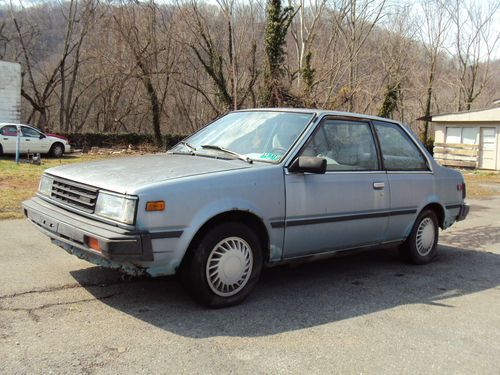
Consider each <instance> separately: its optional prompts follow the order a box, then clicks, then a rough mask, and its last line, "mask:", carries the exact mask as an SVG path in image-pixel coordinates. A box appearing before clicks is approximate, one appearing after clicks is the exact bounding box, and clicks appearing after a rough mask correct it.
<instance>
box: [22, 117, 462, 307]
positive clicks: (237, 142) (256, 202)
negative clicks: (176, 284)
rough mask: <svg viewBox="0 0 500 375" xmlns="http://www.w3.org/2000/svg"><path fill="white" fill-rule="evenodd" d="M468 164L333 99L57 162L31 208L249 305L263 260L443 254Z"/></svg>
mask: <svg viewBox="0 0 500 375" xmlns="http://www.w3.org/2000/svg"><path fill="white" fill-rule="evenodd" d="M464 199H465V184H464V180H463V177H462V175H461V174H460V173H459V172H457V171H454V170H452V169H448V168H444V167H442V166H440V165H438V164H437V163H436V162H435V161H434V160H433V158H432V157H431V155H430V154H429V153H428V152H427V151H426V150H425V148H424V147H423V146H422V145H421V143H420V142H419V141H418V139H417V138H416V137H415V136H414V135H413V134H412V133H411V132H410V131H409V130H408V129H407V128H406V127H405V126H404V125H402V124H400V123H398V122H396V121H392V120H388V119H384V118H379V117H373V116H366V115H360V114H354V113H344V112H332V111H322V110H309V109H303V110H297V109H294V110H288V109H258V110H244V111H235V112H231V113H229V114H227V115H225V116H223V117H220V118H218V119H217V120H215V121H213V122H212V123H210V124H208V125H207V126H205V127H204V128H202V129H200V130H199V131H198V132H196V133H195V134H193V135H191V136H190V137H188V138H186V139H185V140H184V141H182V142H180V143H179V144H177V145H176V146H175V147H173V148H172V149H170V150H169V151H168V152H166V153H163V154H155V155H148V156H136V157H129V158H119V159H112V160H103V161H97V162H91V163H84V164H76V165H75V164H73V165H66V166H61V167H56V168H51V169H48V170H47V171H46V172H45V174H44V175H43V177H42V178H41V181H40V187H39V190H38V193H37V194H36V196H35V197H34V198H32V199H30V200H28V201H25V202H24V203H23V207H24V213H25V215H26V217H27V218H28V219H29V220H30V221H31V222H32V223H34V224H35V225H36V226H37V228H38V229H39V230H41V231H42V232H43V233H45V234H46V235H47V236H48V237H50V238H51V239H52V242H53V243H54V244H56V245H58V246H60V247H62V248H63V249H65V250H66V251H67V252H69V253H71V254H74V255H76V256H78V257H80V258H83V259H86V260H88V261H90V262H93V263H95V264H98V265H102V266H107V267H112V268H117V269H120V270H122V271H125V272H127V273H130V274H147V275H150V276H153V277H154V276H162V275H172V274H176V273H177V274H179V275H180V276H181V280H182V281H183V283H184V285H186V287H187V289H188V290H189V291H190V293H191V294H192V295H193V296H194V297H195V299H196V300H198V301H199V302H201V303H203V304H205V305H208V306H211V307H223V306H229V305H234V304H237V303H239V302H241V301H242V300H243V299H244V298H245V297H247V296H248V294H249V293H250V292H251V290H252V289H253V288H254V287H255V285H256V283H257V281H258V279H259V276H260V273H261V270H262V268H263V267H265V266H271V265H276V264H280V263H283V262H290V261H294V260H304V259H311V258H318V259H319V258H321V257H322V256H326V255H332V254H339V253H341V252H344V251H347V250H353V249H360V250H361V249H366V248H373V247H381V246H388V245H398V246H400V251H401V254H402V256H403V258H404V259H405V260H407V261H410V262H412V263H414V264H425V263H428V262H430V261H431V260H432V259H433V258H434V257H435V255H436V247H437V243H438V234H439V228H441V229H446V228H448V227H450V226H451V225H452V224H453V223H454V222H455V221H457V220H463V219H464V218H465V217H466V216H467V214H468V211H469V208H468V206H467V205H466V204H465V203H464Z"/></svg>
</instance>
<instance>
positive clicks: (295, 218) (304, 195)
mask: <svg viewBox="0 0 500 375" xmlns="http://www.w3.org/2000/svg"><path fill="white" fill-rule="evenodd" d="M285 183H286V207H287V214H286V229H285V257H287V258H292V257H297V256H303V255H308V254H314V253H321V252H325V251H329V250H336V249H344V248H351V247H356V246H363V245H367V244H376V243H380V242H382V241H383V239H384V236H385V231H386V228H387V224H388V218H389V212H388V207H389V196H390V194H389V189H388V183H387V175H386V174H385V173H384V172H380V173H359V174H358V173H343V174H342V173H326V174H325V175H314V174H289V175H286V176H285ZM374 184H384V188H374Z"/></svg>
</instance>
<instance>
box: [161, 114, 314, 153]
mask: <svg viewBox="0 0 500 375" xmlns="http://www.w3.org/2000/svg"><path fill="white" fill-rule="evenodd" d="M312 116H313V115H312V114H311V113H292V112H271V111H268V112H266V111H252V112H233V113H229V114H227V115H226V116H224V117H221V118H220V119H218V120H216V121H214V122H213V123H212V124H210V125H208V126H207V127H205V128H203V129H201V130H200V131H199V132H197V133H196V134H194V135H192V136H191V137H189V138H187V139H186V140H185V142H184V143H179V144H178V145H177V146H175V147H174V148H173V149H171V151H173V152H185V153H192V152H193V151H194V152H195V153H196V154H203V155H213V154H214V153H217V154H218V156H220V154H221V150H217V149H214V148H211V147H203V146H218V147H219V148H223V149H226V150H230V151H233V152H235V153H237V154H241V155H242V156H245V157H247V158H250V159H252V160H256V161H257V160H258V161H267V162H279V161H280V159H281V158H282V156H283V155H285V154H286V153H287V151H288V149H289V148H290V147H291V146H292V144H293V143H294V142H295V140H296V139H297V138H298V137H299V135H300V134H301V133H302V131H303V130H304V128H305V127H306V125H307V124H308V123H309V121H310V120H311V118H312ZM186 143H187V144H186ZM225 157H231V155H230V154H228V153H226V155H225Z"/></svg>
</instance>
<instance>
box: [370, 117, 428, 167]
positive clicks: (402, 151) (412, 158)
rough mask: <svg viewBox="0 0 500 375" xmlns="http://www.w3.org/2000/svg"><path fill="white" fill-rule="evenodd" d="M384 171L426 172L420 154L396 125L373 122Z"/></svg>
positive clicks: (424, 162)
mask: <svg viewBox="0 0 500 375" xmlns="http://www.w3.org/2000/svg"><path fill="white" fill-rule="evenodd" d="M373 125H374V126H375V130H376V132H377V136H378V139H379V141H380V148H381V151H382V159H383V161H384V167H385V169H387V170H389V171H427V170H429V167H428V165H427V161H426V159H425V157H424V155H422V152H421V151H420V150H419V148H418V147H417V146H416V145H415V143H414V142H413V141H412V140H411V139H410V138H409V137H408V134H406V133H405V132H404V130H403V129H401V127H400V126H399V125H397V124H392V123H388V122H382V121H374V122H373Z"/></svg>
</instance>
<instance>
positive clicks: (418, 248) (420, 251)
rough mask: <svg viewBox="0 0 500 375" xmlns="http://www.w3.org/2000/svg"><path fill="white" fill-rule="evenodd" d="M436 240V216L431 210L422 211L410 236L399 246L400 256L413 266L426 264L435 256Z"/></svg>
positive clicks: (437, 237) (437, 235)
mask: <svg viewBox="0 0 500 375" xmlns="http://www.w3.org/2000/svg"><path fill="white" fill-rule="evenodd" d="M438 239H439V227H438V220H437V217H436V214H435V213H434V211H432V210H424V211H422V212H421V213H420V215H418V217H417V220H416V221H415V224H414V226H413V229H412V231H411V233H410V236H409V237H408V238H407V240H406V241H405V243H404V244H403V245H402V246H401V248H400V253H401V256H402V257H403V258H404V259H405V260H407V261H409V262H410V263H413V264H427V263H429V262H430V261H432V259H433V258H434V257H435V256H436V249H437V244H438Z"/></svg>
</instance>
